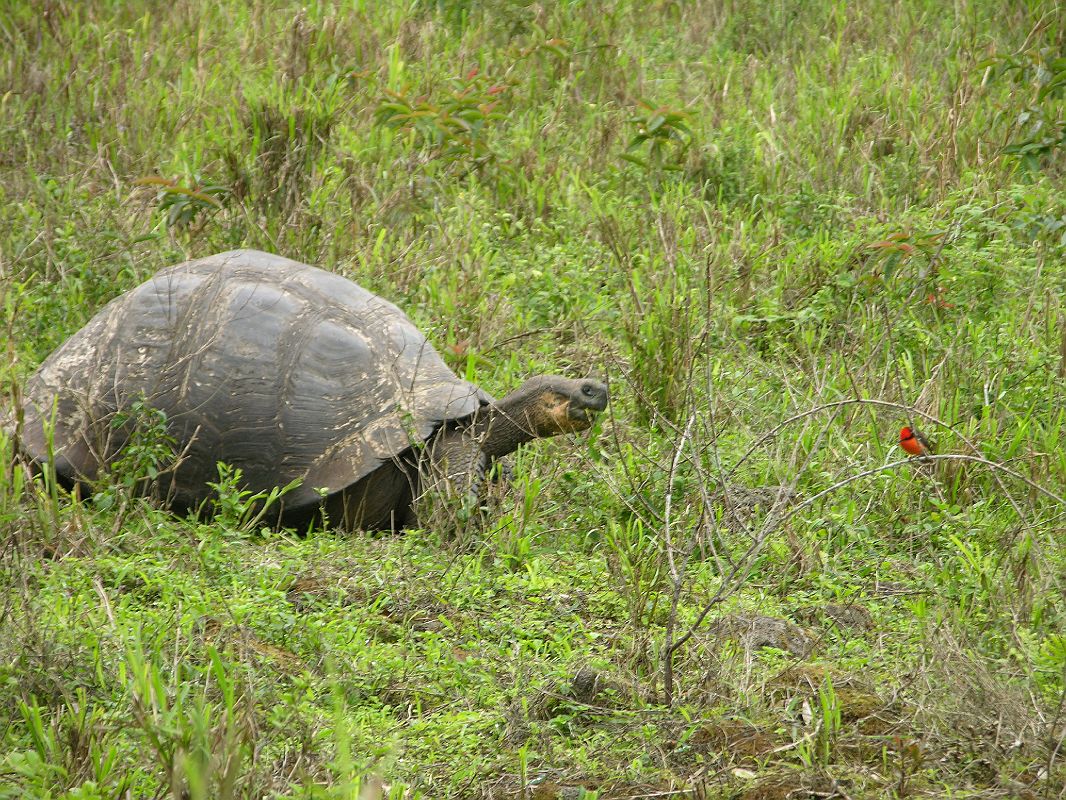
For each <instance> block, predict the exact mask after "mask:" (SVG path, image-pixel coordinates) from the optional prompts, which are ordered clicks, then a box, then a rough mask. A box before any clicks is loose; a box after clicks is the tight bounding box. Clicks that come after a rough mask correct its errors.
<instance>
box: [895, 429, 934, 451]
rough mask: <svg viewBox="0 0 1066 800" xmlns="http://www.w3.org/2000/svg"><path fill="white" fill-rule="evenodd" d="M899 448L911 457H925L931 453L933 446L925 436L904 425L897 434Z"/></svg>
mask: <svg viewBox="0 0 1066 800" xmlns="http://www.w3.org/2000/svg"><path fill="white" fill-rule="evenodd" d="M899 446H900V447H902V448H903V449H904V450H905V451H906V452H907V453H909V454H910V455H912V456H927V455H929V454H930V453H932V452H933V445H932V443H931V442H930V441H929V440H928V439H927V438H926V437H925V434H923V433H922V432H921V431H920V430H918V429H917V428H908V427H907V426H906V425H904V426H903V428H902V429H901V430H900V432H899Z"/></svg>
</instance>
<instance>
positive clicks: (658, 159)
mask: <svg viewBox="0 0 1066 800" xmlns="http://www.w3.org/2000/svg"><path fill="white" fill-rule="evenodd" d="M639 108H640V112H638V113H637V114H635V115H634V116H633V117H631V118H630V120H629V123H630V124H631V125H633V126H634V127H635V128H636V133H635V134H634V135H633V137H632V138H631V139H630V140H629V144H628V145H627V146H626V150H625V152H624V153H623V154H622V158H623V159H624V160H626V161H628V162H630V163H632V164H636V165H637V166H639V167H643V168H644V169H645V170H647V171H648V172H649V173H656V174H657V173H659V172H661V171H663V170H671V171H680V170H682V169H683V166H684V161H685V156H686V155H687V154H688V150H689V148H690V147H691V146H692V144H693V142H694V141H695V134H693V132H692V128H690V127H689V124H688V120H689V115H688V114H687V113H686V112H684V111H677V110H675V109H672V108H670V107H669V106H656V105H653V104H651V103H648V102H647V101H644V100H642V101H641V102H640V105H639ZM641 151H644V154H643V155H641Z"/></svg>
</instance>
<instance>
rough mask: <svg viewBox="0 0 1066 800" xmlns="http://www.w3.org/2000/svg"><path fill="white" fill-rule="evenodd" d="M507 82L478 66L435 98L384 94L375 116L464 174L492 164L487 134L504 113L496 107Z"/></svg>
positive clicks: (388, 91) (388, 92)
mask: <svg viewBox="0 0 1066 800" xmlns="http://www.w3.org/2000/svg"><path fill="white" fill-rule="evenodd" d="M507 89H508V87H507V84H505V83H497V82H494V81H492V80H490V79H489V78H488V76H486V75H483V74H482V73H481V71H480V70H479V69H478V68H476V67H475V68H474V69H471V70H470V71H469V72H467V73H466V74H465V75H464V76H463V77H461V78H453V79H452V80H451V81H450V90H449V91H448V92H447V93H446V94H445V95H444V96H443V97H441V98H438V99H435V100H431V99H430V98H429V97H428V96H419V97H411V96H410V94H409V93H408V92H405V91H398V92H397V91H391V90H385V97H384V98H383V99H381V100H380V101H378V106H377V110H376V112H375V118H376V119H377V121H378V123H379V124H381V125H384V126H386V127H388V128H392V129H394V130H397V131H400V132H402V133H406V134H409V135H410V136H411V137H412V138H413V139H414V141H415V142H416V143H417V144H418V145H419V146H420V147H423V148H425V149H426V150H427V151H428V153H429V156H430V158H431V159H433V160H439V161H442V162H443V163H445V164H447V165H449V166H453V167H455V168H457V169H458V170H459V171H460V172H461V174H463V175H465V174H467V173H469V172H471V171H479V170H481V169H482V168H483V167H485V165H487V164H489V163H492V162H493V161H494V160H495V158H496V155H495V153H494V152H493V150H492V149H491V147H490V146H489V142H490V139H491V132H492V131H493V129H494V128H495V127H496V125H497V124H498V123H499V122H500V121H501V120H503V119H505V118H506V115H505V114H504V113H503V111H502V110H501V103H502V101H503V99H504V97H505V96H506V92H507Z"/></svg>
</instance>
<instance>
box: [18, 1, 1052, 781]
mask: <svg viewBox="0 0 1066 800" xmlns="http://www.w3.org/2000/svg"><path fill="white" fill-rule="evenodd" d="M1064 36H1066V33H1064V26H1063V24H1062V16H1061V10H1060V9H1058V8H1057V7H1056V5H1055V4H1054V3H1051V2H1041V1H1040V0H1034V2H1030V3H1014V4H1005V5H998V4H985V3H978V2H973V1H972V0H958V2H955V3H953V4H950V5H945V4H943V3H939V2H930V1H929V0H900V2H895V3H884V2H872V0H857V1H856V2H852V3H842V2H831V0H818V2H802V3H801V2H784V3H776V4H760V3H754V2H750V1H749V0H731V2H719V1H717V0H703V1H702V2H693V3H674V2H652V3H633V2H631V1H630V0H608V2H605V3H578V2H558V3H557V2H547V3H540V4H526V3H523V2H518V0H502V2H497V3H481V2H473V3H457V2H450V0H436V2H421V1H419V2H409V3H375V4H369V3H362V2H354V3H343V4H342V3H315V2H310V3H309V2H305V3H290V2H287V0H276V2H270V3H267V2H262V1H259V2H254V3H240V2H232V1H231V0H219V2H215V3H211V4H201V3H196V2H192V1H191V0H175V1H174V2H172V3H169V4H166V5H163V6H160V5H157V4H146V3H112V2H106V1H105V0H93V1H92V2H86V3H75V2H68V1H67V0H50V2H47V3H43V4H37V5H31V4H22V5H18V4H15V5H12V6H10V7H9V8H8V9H6V10H5V11H4V13H3V14H0V41H2V47H0V52H2V53H3V56H2V57H0V309H2V316H0V322H2V328H3V330H4V332H5V336H4V337H3V341H4V347H3V356H2V358H0V384H2V385H3V387H4V390H5V394H6V401H5V402H4V411H5V412H9V411H10V410H11V409H12V408H14V407H16V405H17V399H18V397H19V391H20V387H21V386H22V385H23V383H24V381H25V379H26V377H27V376H28V375H29V374H30V373H31V372H32V371H33V370H34V369H35V367H36V365H37V364H39V363H40V361H41V360H43V358H44V357H45V356H46V355H47V354H48V353H49V352H50V351H51V350H52V349H53V348H55V347H56V346H58V345H59V344H60V343H61V342H62V341H64V340H65V339H66V337H68V336H69V335H71V334H72V333H74V332H75V331H77V330H78V329H79V328H80V327H81V326H82V325H83V324H84V323H85V322H86V321H88V319H89V318H90V317H91V316H92V315H93V314H94V313H95V312H96V311H97V310H98V309H99V308H101V307H102V306H103V304H105V303H106V302H107V301H108V300H109V299H111V298H112V297H114V296H116V295H118V294H120V293H121V292H122V291H124V290H126V289H129V288H131V287H133V286H135V285H137V284H138V283H139V282H141V281H142V280H144V279H145V278H147V277H148V276H149V275H151V274H152V273H154V272H155V271H156V270H158V269H160V268H162V267H164V266H167V265H169V264H172V263H175V262H177V261H180V260H182V259H185V258H192V257H197V256H201V255H207V254H210V253H213V252H217V251H220V250H224V249H230V248H234V247H257V248H261V249H266V250H271V251H275V252H280V253H282V254H285V255H288V256H290V257H293V258H297V259H299V260H301V261H305V262H308V263H312V264H316V265H318V266H322V267H324V268H327V269H331V270H334V271H336V272H338V273H340V274H343V275H346V276H348V277H351V278H353V279H355V280H357V281H358V282H360V283H361V284H363V285H365V286H367V287H368V288H371V289H373V290H374V291H377V292H379V293H380V294H382V295H384V296H386V297H388V298H389V299H390V300H393V301H395V302H397V303H398V304H399V305H401V306H402V307H403V308H404V309H405V310H406V311H407V312H408V313H409V314H410V316H411V317H412V318H413V319H414V320H415V321H416V322H417V323H418V324H419V325H420V326H421V327H422V328H423V329H424V330H425V331H426V332H427V334H428V335H429V336H430V338H431V340H432V341H433V342H434V343H435V344H437V345H438V348H439V349H440V350H441V352H442V353H443V354H444V355H445V357H446V358H447V359H448V360H449V362H450V364H451V365H452V366H453V367H454V368H455V370H456V371H457V372H458V373H460V374H462V375H464V376H467V377H469V378H470V379H472V380H475V381H477V382H478V383H479V384H481V385H482V386H484V387H485V388H486V390H488V391H490V392H492V393H494V394H499V393H501V392H505V391H506V390H507V389H508V388H509V387H512V386H514V385H515V384H516V383H517V382H518V381H520V380H521V379H522V378H523V377H525V376H528V375H530V374H532V373H535V372H539V371H554V372H564V373H570V374H574V375H581V374H595V375H599V376H603V377H606V378H607V379H608V380H609V381H610V384H611V389H612V396H613V400H612V406H611V410H610V413H609V417H608V419H606V420H605V421H604V422H603V424H602V425H598V426H597V427H596V428H595V429H594V430H593V431H592V432H591V434H589V435H586V436H584V437H581V438H579V439H578V440H576V441H553V442H545V443H540V444H538V445H536V446H535V447H533V448H531V449H530V450H529V451H528V452H527V453H525V454H523V455H522V457H521V458H520V459H519V464H518V473H519V478H518V480H517V482H516V487H515V490H514V491H513V492H512V494H511V495H510V496H509V497H508V498H507V499H505V500H503V501H502V503H503V506H502V508H501V509H500V512H499V514H498V515H497V516H496V517H495V518H494V524H492V525H490V526H489V527H487V528H486V529H485V530H481V531H475V530H471V531H469V532H468V533H467V534H466V535H464V536H463V537H461V542H462V546H459V545H458V544H457V543H456V542H455V541H454V540H448V539H445V538H444V537H443V536H442V535H441V534H440V533H439V532H437V531H434V530H424V531H412V532H410V533H408V534H406V535H404V536H396V537H375V536H370V535H350V536H345V535H339V534H336V533H332V532H323V531H317V532H313V533H311V534H310V535H308V536H299V535H296V534H295V533H292V532H271V531H261V530H258V529H257V528H256V526H254V525H248V524H247V514H246V513H244V512H245V511H246V510H247V508H246V507H244V506H242V502H243V501H244V498H242V497H241V495H240V493H239V490H238V488H237V487H235V486H233V485H231V484H227V483H226V480H225V479H224V478H223V479H220V483H221V484H222V488H223V497H222V503H221V505H220V508H223V509H224V511H225V513H224V514H222V515H221V516H220V518H219V519H218V520H216V521H214V522H212V523H205V522H197V521H194V520H186V519H179V518H175V517H174V516H172V515H170V514H168V513H166V512H165V511H163V510H160V509H158V508H156V507H154V506H153V505H152V504H151V503H150V502H148V501H145V500H141V499H137V498H134V497H132V495H131V489H132V488H133V487H135V486H136V485H137V483H138V481H139V480H140V477H141V476H140V474H138V471H139V470H144V469H147V468H149V467H152V468H154V462H153V461H152V459H154V458H155V456H156V455H157V454H158V449H157V448H158V447H159V445H160V443H161V441H160V438H159V437H157V438H156V440H155V441H146V442H143V443H141V446H142V449H140V450H138V451H137V452H136V453H133V454H131V455H130V457H129V458H128V459H127V461H126V463H125V465H124V467H123V469H120V470H119V471H118V473H117V474H116V479H115V481H114V483H113V484H111V485H109V486H102V487H100V495H99V496H98V497H97V502H95V503H78V502H74V501H73V500H72V499H71V498H68V497H66V496H65V495H64V494H63V493H62V492H61V491H59V490H57V489H56V488H55V487H54V486H51V485H49V484H48V483H47V481H41V480H30V479H28V478H27V476H26V475H25V474H24V473H23V472H22V470H21V469H20V468H18V467H16V466H12V454H13V452H14V443H13V442H12V441H11V439H10V437H8V436H7V435H6V434H5V435H4V437H3V438H2V439H0V455H2V456H3V458H2V459H0V463H2V464H3V465H4V466H3V467H2V468H0V543H2V546H0V565H2V567H0V582H2V592H0V596H2V597H3V602H2V604H0V632H2V635H0V683H2V685H3V687H4V690H3V691H2V692H0V737H2V745H0V753H2V754H3V755H2V756H0V797H12V798H14V797H39V798H60V797H63V798H83V799H85V800H89V799H95V798H101V800H102V799H103V798H118V797H173V798H175V799H177V798H184V797H189V798H244V797H247V798H252V797H264V796H267V797H294V798H296V797H300V798H332V797H337V798H340V797H362V798H376V797H393V798H401V797H403V798H415V797H424V798H439V797H484V798H505V797H520V798H540V799H541V800H543V799H545V798H563V797H567V798H570V797H575V798H576V797H578V796H581V793H582V792H584V795H583V796H585V797H596V796H598V797H601V798H622V797H641V796H671V795H672V796H677V797H684V796H689V797H722V798H726V797H729V798H748V799H749V800H756V798H759V799H762V798H784V797H828V796H837V797H851V798H858V797H887V796H896V797H958V798H963V797H1033V798H1052V797H1063V796H1064V795H1066V767H1064V754H1063V737H1064V735H1066V705H1064V704H1066V694H1064V692H1066V626H1064V624H1063V623H1064V615H1066V608H1064V605H1063V597H1064V596H1066V578H1064V576H1066V552H1064V549H1063V534H1062V522H1061V520H1062V512H1063V508H1062V505H1063V501H1062V498H1063V496H1066V455H1064V453H1066V447H1064V446H1063V443H1062V441H1061V434H1062V431H1063V424H1064V421H1066V417H1064V414H1063V410H1062V402H1061V398H1062V397H1063V396H1064V392H1066V378H1064V375H1066V366H1064V365H1066V307H1064V305H1063V296H1064V289H1066V271H1064V269H1063V263H1064V255H1066V237H1064V231H1066V201H1064V198H1063V194H1062V190H1061V187H1062V185H1063V179H1064V177H1066V157H1064V148H1063V147H1062V140H1061V136H1062V131H1063V117H1062V113H1063V112H1062V102H1061V101H1062V96H1063V84H1062V83H1061V82H1060V81H1061V79H1062V75H1063V72H1062V69H1063V64H1062V62H1061V54H1062V52H1063V46H1064ZM1057 59H1059V60H1057ZM1056 76H1058V77H1056ZM913 421H917V422H918V423H919V424H920V426H921V427H922V428H923V429H924V430H926V431H927V432H928V433H929V434H930V435H931V436H932V437H933V438H934V439H935V440H936V442H937V445H938V453H939V454H941V455H942V456H943V458H942V459H940V460H937V461H935V462H930V463H924V464H917V463H913V462H908V461H906V460H905V459H904V458H903V456H902V454H901V453H900V451H899V449H898V448H896V447H895V441H896V438H897V435H898V431H899V428H900V427H901V426H902V425H904V424H909V423H911V422H913Z"/></svg>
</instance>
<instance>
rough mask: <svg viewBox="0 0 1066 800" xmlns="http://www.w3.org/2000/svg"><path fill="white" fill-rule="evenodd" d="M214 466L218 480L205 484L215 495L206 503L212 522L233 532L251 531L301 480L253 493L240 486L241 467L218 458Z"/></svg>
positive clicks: (241, 480) (242, 483)
mask: <svg viewBox="0 0 1066 800" xmlns="http://www.w3.org/2000/svg"><path fill="white" fill-rule="evenodd" d="M217 467H218V480H217V481H214V482H212V481H208V483H207V485H208V486H209V487H211V489H213V490H214V492H215V497H213V498H211V500H209V501H207V502H209V504H210V508H211V515H212V517H213V518H214V520H215V522H216V523H217V524H218V525H220V526H221V527H222V528H224V529H226V530H228V531H232V532H236V533H249V532H251V531H253V530H254V529H255V527H256V526H257V525H258V524H259V523H260V522H263V521H264V520H265V519H267V515H268V514H269V513H270V509H271V508H273V507H274V506H275V505H277V503H278V501H279V500H280V499H281V498H282V497H284V496H285V495H286V494H288V493H289V492H291V491H292V490H293V489H295V488H297V487H298V486H299V485H300V483H301V481H300V480H299V479H295V480H292V481H290V482H289V483H287V484H286V485H285V486H275V487H273V488H272V489H271V490H270V491H260V492H253V491H252V490H250V489H245V488H243V487H244V480H243V479H244V471H243V470H242V469H241V468H240V467H231V466H230V465H229V464H225V463H223V462H221V461H220V462H219V463H218V465H217Z"/></svg>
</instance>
